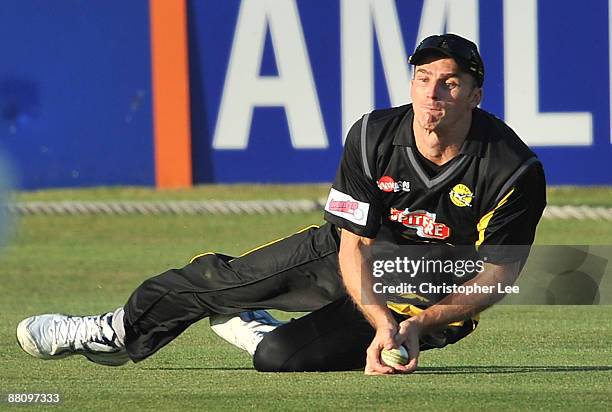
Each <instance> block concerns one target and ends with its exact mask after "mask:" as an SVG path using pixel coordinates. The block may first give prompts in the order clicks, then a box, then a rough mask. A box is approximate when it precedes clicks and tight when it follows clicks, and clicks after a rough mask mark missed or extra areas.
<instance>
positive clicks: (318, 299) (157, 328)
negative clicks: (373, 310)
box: [124, 224, 473, 371]
mask: <svg viewBox="0 0 612 412" xmlns="http://www.w3.org/2000/svg"><path fill="white" fill-rule="evenodd" d="M338 245H339V236H338V232H337V230H336V228H335V227H334V226H333V225H330V224H325V225H323V226H321V227H320V228H317V227H311V228H308V229H306V230H304V231H301V232H298V233H296V234H294V235H292V236H289V237H287V238H284V239H282V240H279V241H276V242H273V243H270V244H268V245H266V246H264V247H261V248H259V249H256V250H254V251H252V252H249V253H247V254H245V255H243V256H240V257H237V258H233V257H231V256H226V255H221V254H214V253H208V254H204V255H202V256H200V257H198V258H196V259H195V260H193V261H192V262H191V263H190V264H188V265H187V266H185V267H183V268H182V269H172V270H169V271H167V272H164V273H162V274H161V275H159V276H156V277H153V278H150V279H148V280H146V281H145V282H143V283H142V284H141V285H140V286H139V287H138V288H137V289H136V290H135V291H134V292H133V293H132V295H131V296H130V298H129V300H128V302H127V304H126V305H125V317H124V325H125V332H126V336H125V344H126V348H127V351H128V354H129V356H130V358H131V359H132V360H133V361H135V362H138V361H141V360H143V359H145V358H147V357H149V356H151V355H152V354H154V353H155V352H156V351H158V350H159V349H161V348H162V347H163V346H165V345H166V344H168V343H169V342H170V341H172V340H173V339H174V338H176V337H177V336H178V335H180V334H181V333H182V332H183V331H184V330H185V329H187V328H188V327H189V326H190V325H191V324H193V323H194V322H197V321H199V320H201V319H203V318H205V317H208V316H211V315H214V314H233V313H240V312H243V311H245V310H253V309H279V310H283V311H288V312H294V311H309V312H311V313H310V314H308V315H306V316H303V317H301V318H299V319H297V320H294V321H292V322H289V323H288V324H286V325H283V326H281V327H279V328H277V329H276V330H274V331H273V332H271V333H269V334H267V335H266V337H265V338H264V339H263V340H262V342H261V343H260V345H259V346H258V348H257V352H256V353H255V356H254V360H253V361H254V365H255V367H256V368H257V369H258V370H262V371H315V370H317V371H325V370H351V369H357V368H362V367H363V366H364V365H365V350H366V348H367V346H368V345H369V344H370V342H371V340H372V338H373V336H374V330H373V329H372V327H371V326H370V325H369V324H368V322H367V321H366V320H365V319H364V317H363V315H362V314H361V313H360V312H359V311H358V310H357V309H356V307H355V306H354V304H353V302H352V301H351V300H350V298H349V297H348V296H347V295H346V291H345V289H344V287H343V285H342V281H341V278H340V275H339V273H338ZM398 316H399V315H398ZM468 329H469V331H468ZM472 329H473V328H471V327H466V328H465V331H466V332H467V333H469V332H471V330H472ZM467 333H462V334H461V335H462V336H461V337H463V336H465V335H466V334H467ZM458 339H460V337H459V338H458ZM458 339H455V337H454V335H453V336H451V339H449V342H448V343H453V342H451V341H454V340H458ZM422 348H423V349H428V347H427V345H425V346H423V345H422Z"/></svg>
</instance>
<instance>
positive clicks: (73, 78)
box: [0, 0, 154, 189]
mask: <svg viewBox="0 0 612 412" xmlns="http://www.w3.org/2000/svg"><path fill="white" fill-rule="evenodd" d="M149 43H150V40H149V16H148V1H147V0H131V1H127V2H125V1H121V0H106V1H103V2H98V1H78V0H58V1H53V2H50V1H46V0H6V1H1V2H0V51H1V53H2V63H1V64H0V151H3V152H4V153H5V155H6V156H7V157H8V158H10V159H11V160H12V163H13V164H14V165H15V172H16V174H17V176H16V179H17V181H18V183H17V184H18V186H19V187H21V188H23V189H38V188H46V187H72V186H93V185H120V184H131V185H152V184H154V160H153V140H152V123H151V68H150V66H151V63H150V61H151V58H150V45H149Z"/></svg>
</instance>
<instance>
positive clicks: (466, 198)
mask: <svg viewBox="0 0 612 412" xmlns="http://www.w3.org/2000/svg"><path fill="white" fill-rule="evenodd" d="M448 196H449V197H450V200H451V202H453V204H454V205H455V206H458V207H466V206H468V207H472V199H474V194H473V193H472V191H471V190H470V188H469V187H467V186H466V185H464V184H463V183H459V184H458V185H455V187H453V188H452V189H451V191H450V192H449V193H448Z"/></svg>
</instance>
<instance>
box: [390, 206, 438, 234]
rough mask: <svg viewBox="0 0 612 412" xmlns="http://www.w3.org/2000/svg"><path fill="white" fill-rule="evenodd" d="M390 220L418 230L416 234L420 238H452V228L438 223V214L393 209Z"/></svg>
mask: <svg viewBox="0 0 612 412" xmlns="http://www.w3.org/2000/svg"><path fill="white" fill-rule="evenodd" d="M389 220H391V221H392V222H398V223H401V224H403V225H404V226H406V227H409V228H412V229H416V233H417V235H418V236H420V237H425V238H430V239H446V238H447V237H449V236H450V227H448V226H446V225H445V224H444V223H436V214H435V213H429V212H427V211H425V210H417V211H414V212H411V211H409V210H408V209H404V210H400V209H395V208H392V209H391V215H390V216H389Z"/></svg>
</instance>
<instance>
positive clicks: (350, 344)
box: [17, 34, 546, 374]
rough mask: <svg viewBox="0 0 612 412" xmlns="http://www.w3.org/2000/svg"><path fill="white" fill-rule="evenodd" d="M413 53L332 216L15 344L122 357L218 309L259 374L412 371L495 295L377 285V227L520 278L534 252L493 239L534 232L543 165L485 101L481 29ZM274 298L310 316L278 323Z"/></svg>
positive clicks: (473, 321)
mask: <svg viewBox="0 0 612 412" xmlns="http://www.w3.org/2000/svg"><path fill="white" fill-rule="evenodd" d="M409 63H410V64H412V65H413V66H414V75H413V79H412V87H411V97H412V103H411V104H408V105H405V106H401V107H395V108H390V109H384V110H375V111H373V112H372V113H368V114H366V115H364V116H363V117H362V118H361V119H359V120H358V121H357V122H356V123H355V124H354V125H353V127H352V128H351V130H350V131H349V133H348V136H347V139H346V144H345V148H344V153H343V156H342V160H341V163H340V166H339V169H338V172H337V175H336V178H335V181H334V183H333V185H332V187H331V190H330V193H329V197H328V200H327V203H326V206H325V220H326V223H325V224H324V225H322V226H321V227H316V226H312V227H309V228H306V229H304V230H302V231H300V232H298V233H296V234H294V235H291V236H288V237H286V238H284V239H281V240H278V241H275V242H272V243H269V244H267V245H265V246H263V247H260V248H257V249H255V250H253V251H250V252H248V253H245V254H244V255H242V256H239V257H232V256H227V255H223V254H220V253H213V252H211V253H205V254H202V255H200V256H198V257H196V258H195V259H194V260H193V261H192V262H191V263H189V264H188V265H186V266H185V267H183V268H181V269H172V270H168V271H166V272H164V273H162V274H160V275H158V276H156V277H153V278H150V279H148V280H146V281H144V282H143V283H142V284H141V285H140V286H139V287H138V288H137V289H136V290H135V291H134V292H133V294H132V295H131V296H130V298H129V299H128V301H127V303H126V304H125V306H123V307H120V308H117V309H116V310H114V311H111V312H108V313H105V314H102V315H98V316H84V317H80V316H67V315H60V314H47V315H39V316H33V317H30V318H27V319H24V320H23V321H22V322H20V323H19V325H18V327H17V338H18V341H19V344H20V346H21V347H22V349H23V350H24V351H26V352H27V353H29V354H30V355H33V356H35V357H38V358H42V359H58V358H62V357H65V356H69V355H73V354H79V355H83V356H85V357H86V358H87V359H89V360H91V361H93V362H96V363H99V364H103V365H111V366H119V365H123V364H125V363H127V362H129V361H132V362H140V361H142V360H144V359H146V358H147V357H149V356H151V355H153V354H154V353H155V352H157V351H158V350H159V349H161V348H163V347H164V346H165V345H167V344H168V343H170V342H171V341H172V340H173V339H174V338H176V337H177V336H178V335H179V334H181V333H182V332H183V331H184V330H185V329H186V328H188V327H189V326H190V325H192V324H193V323H195V322H197V321H199V320H201V319H203V318H206V317H209V318H210V324H211V327H212V328H213V330H214V331H215V332H216V333H217V334H219V335H220V336H221V337H223V338H224V339H225V340H227V341H228V342H230V343H232V344H234V345H236V346H238V347H240V348H242V349H244V350H246V351H248V352H249V353H250V354H252V355H253V363H254V366H255V368H256V369H257V370H260V371H279V372H280V371H285V372H287V371H331V370H353V369H359V368H361V369H364V370H365V373H367V374H392V373H409V372H412V371H414V370H415V369H416V368H417V364H418V359H419V353H420V350H425V349H432V348H442V347H444V346H446V345H448V344H452V343H455V342H457V341H458V340H459V339H462V338H463V337H465V336H467V335H468V334H469V333H471V332H472V331H473V330H474V328H475V327H476V325H477V323H478V320H477V315H478V313H480V312H481V311H482V310H484V309H485V308H487V307H488V306H490V305H492V304H494V303H496V302H497V301H498V300H499V299H501V297H502V295H501V294H498V293H481V294H469V295H468V294H465V293H459V292H451V293H441V294H438V295H436V296H434V297H431V296H430V297H423V296H418V294H415V296H413V298H414V299H415V300H414V301H412V302H408V303H406V302H404V303H402V302H400V303H397V302H392V301H388V300H387V299H386V298H385V297H384V296H382V295H381V294H380V293H377V292H376V290H375V287H374V278H373V276H372V268H373V267H372V254H373V250H374V247H375V246H376V245H377V244H380V242H382V240H381V239H382V238H383V237H384V238H385V239H386V240H385V241H387V242H391V243H392V244H394V245H397V246H398V247H399V246H411V245H428V247H430V246H431V247H434V246H436V245H446V246H453V247H455V246H463V247H468V248H470V249H472V250H473V251H474V254H475V256H477V258H478V259H479V260H480V262H484V263H483V266H482V268H481V269H482V270H480V271H479V272H478V273H476V274H474V276H472V277H470V278H469V280H467V281H465V282H463V285H465V286H470V285H476V284H477V285H480V286H491V287H493V286H494V285H497V286H501V287H505V286H508V285H512V284H513V283H514V282H515V280H516V279H517V277H518V275H519V272H520V270H521V268H522V266H523V264H524V262H525V259H526V257H527V253H528V250H527V251H526V252H524V253H507V252H505V251H504V250H503V249H500V246H505V245H523V246H529V245H531V244H532V243H533V240H534V236H535V231H536V226H537V224H538V221H539V219H540V217H541V215H542V212H543V209H544V206H545V203H546V198H545V179H544V173H543V169H542V165H541V164H540V162H539V161H538V159H537V157H536V156H535V154H534V153H533V152H532V151H531V150H530V149H529V148H528V147H527V146H526V145H525V144H524V143H523V142H522V141H521V140H520V138H519V137H518V136H517V135H516V134H515V133H514V132H513V131H512V129H511V128H510V127H508V126H507V125H506V124H505V123H504V122H503V121H501V120H500V119H498V118H497V117H495V116H493V115H492V114H489V113H487V112H486V111H484V110H481V109H480V108H478V105H479V103H480V102H481V99H482V93H483V91H482V90H483V89H482V87H483V82H484V77H485V70H484V65H483V62H482V59H481V56H480V54H479V51H478V48H477V46H476V45H475V44H474V43H473V42H471V41H469V40H467V39H465V38H463V37H460V36H458V35H455V34H442V35H436V36H430V37H427V38H426V39H425V40H423V41H422V42H421V43H420V44H419V45H418V46H417V48H416V50H415V51H414V53H413V54H412V56H411V57H410V60H409ZM527 249H528V247H527ZM521 250H523V251H524V250H525V249H524V248H523V249H521ZM433 286H436V285H433ZM266 309H279V310H283V311H307V312H309V313H308V314H306V315H304V316H302V317H300V318H299V319H296V320H293V321H291V322H286V323H283V322H278V321H276V320H275V319H274V318H272V317H271V316H270V315H269V314H268V313H267V312H266ZM399 345H404V346H406V347H407V348H408V351H409V354H410V361H409V363H408V364H407V365H397V366H394V367H391V366H389V365H386V364H385V363H384V362H383V361H382V360H381V351H382V350H383V349H391V348H397V347H399ZM202 351H203V353H206V348H202Z"/></svg>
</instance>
